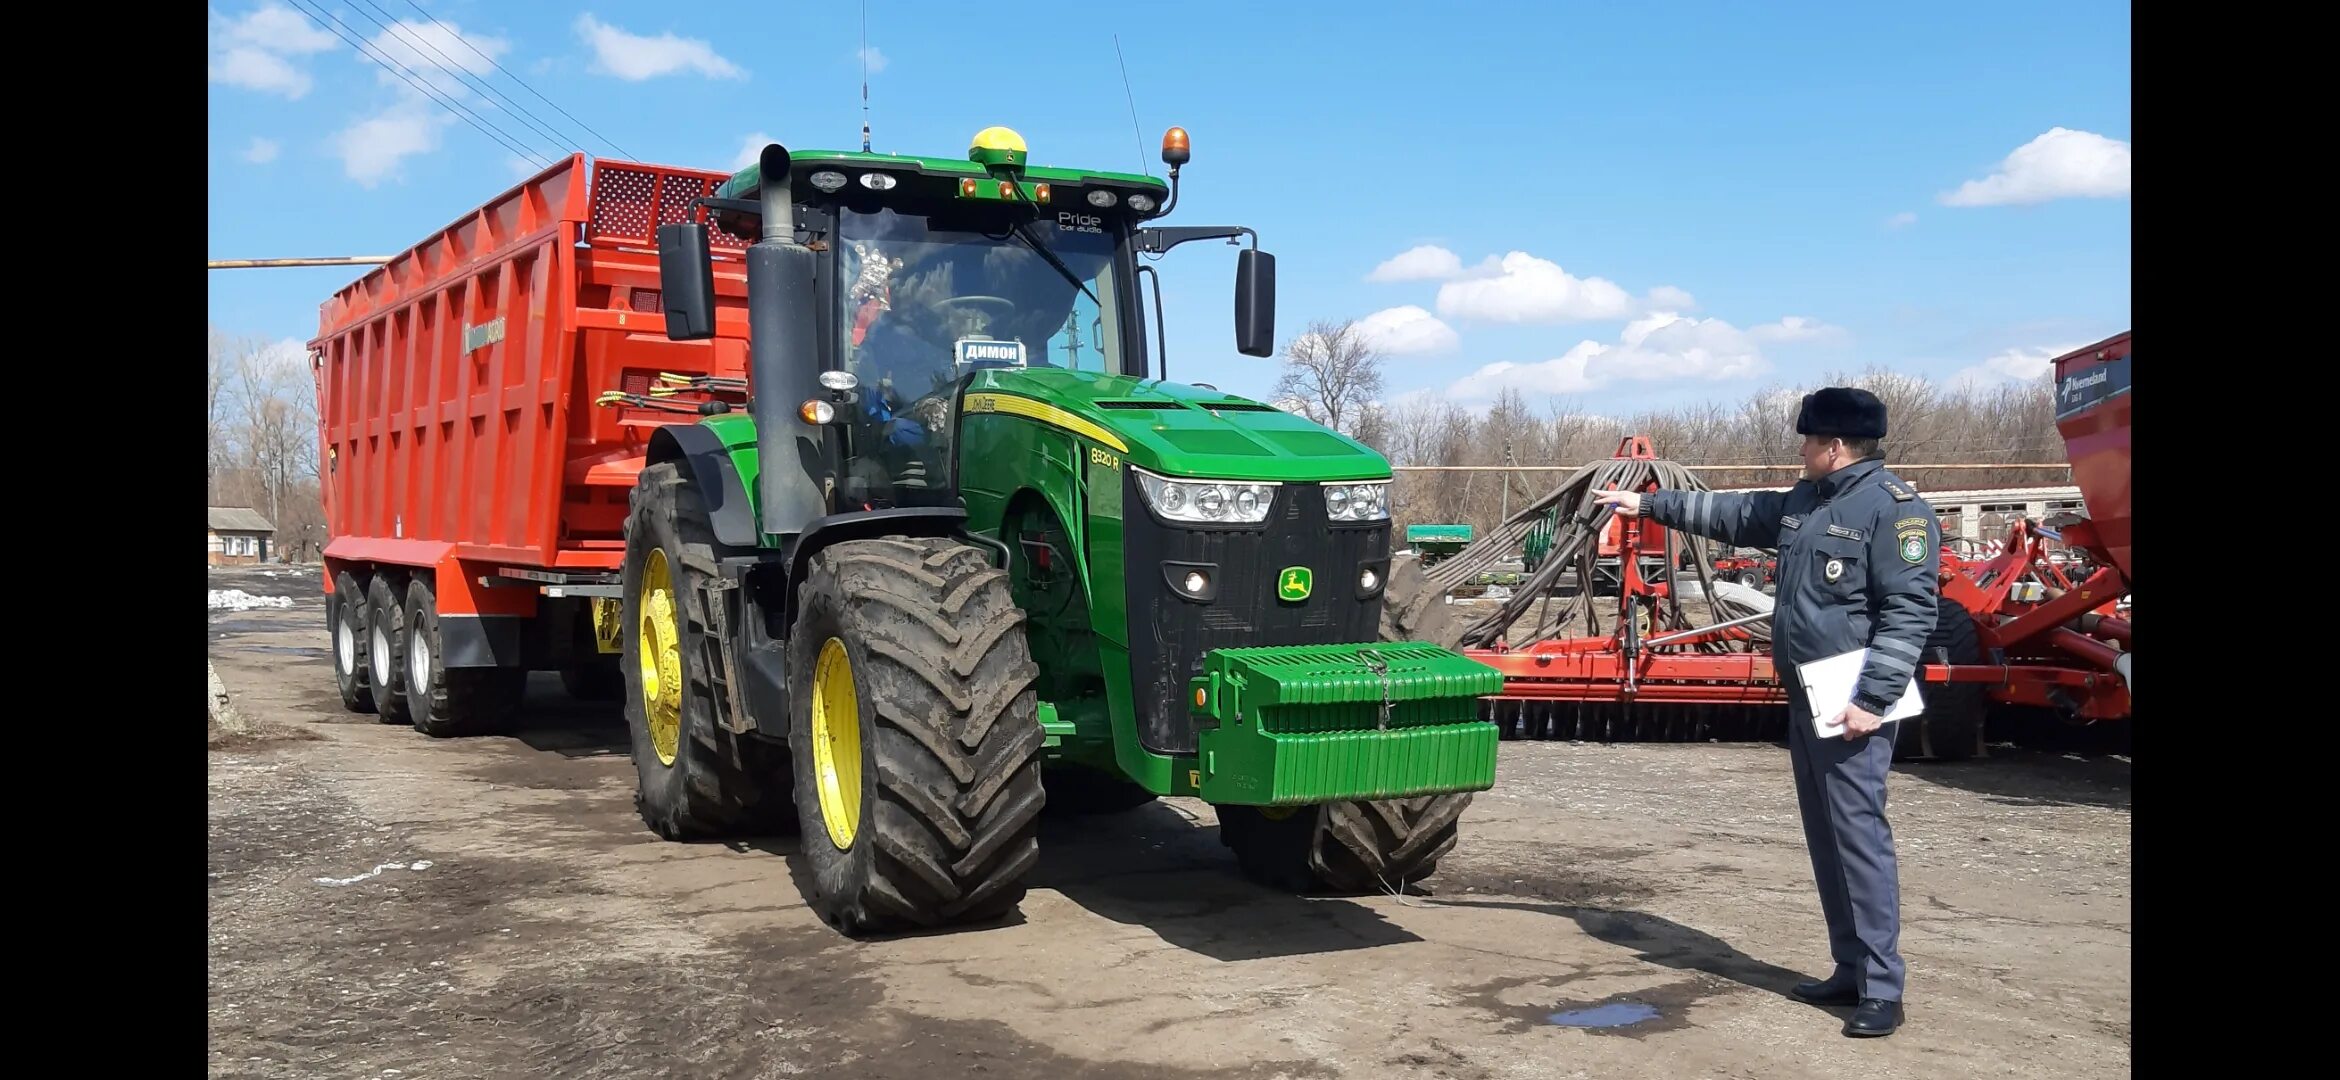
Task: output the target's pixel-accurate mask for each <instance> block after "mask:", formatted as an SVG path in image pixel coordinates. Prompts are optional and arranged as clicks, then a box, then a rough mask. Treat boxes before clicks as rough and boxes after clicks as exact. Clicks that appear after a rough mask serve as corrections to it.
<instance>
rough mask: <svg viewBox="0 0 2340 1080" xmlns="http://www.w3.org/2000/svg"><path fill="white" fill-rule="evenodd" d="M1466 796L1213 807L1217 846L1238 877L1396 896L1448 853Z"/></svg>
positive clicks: (1280, 885) (1299, 889)
mask: <svg viewBox="0 0 2340 1080" xmlns="http://www.w3.org/2000/svg"><path fill="white" fill-rule="evenodd" d="M1470 804H1471V793H1470V792H1459V793H1456V794H1451V795H1427V796H1423V797H1421V798H1414V799H1390V800H1384V801H1378V802H1336V803H1325V804H1322V805H1318V806H1303V807H1298V808H1296V809H1293V810H1290V811H1286V810H1284V809H1267V808H1262V807H1257V806H1220V807H1218V808H1217V809H1218V812H1219V841H1220V842H1221V843H1223V844H1226V845H1227V846H1228V847H1230V848H1233V849H1234V851H1235V860H1236V863H1237V864H1238V865H1239V866H1241V867H1242V869H1243V874H1244V876H1245V877H1248V878H1250V879H1252V880H1253V881H1256V882H1258V883H1260V884H1262V885H1265V886H1267V887H1269V888H1272V889H1280V890H1283V891H1285V892H1295V893H1342V894H1349V895H1357V894H1362V893H1384V892H1398V891H1401V890H1403V889H1404V888H1405V887H1406V886H1408V885H1411V884H1414V883H1415V882H1418V881H1421V880H1423V879H1425V878H1428V877H1429V876H1430V875H1432V874H1434V873H1436V872H1437V871H1438V860H1440V859H1441V858H1444V857H1445V856H1446V853H1447V852H1449V851H1452V850H1454V844H1455V840H1456V838H1457V837H1458V836H1459V834H1460V831H1461V823H1462V814H1463V811H1464V810H1465V809H1468V808H1469V807H1470Z"/></svg>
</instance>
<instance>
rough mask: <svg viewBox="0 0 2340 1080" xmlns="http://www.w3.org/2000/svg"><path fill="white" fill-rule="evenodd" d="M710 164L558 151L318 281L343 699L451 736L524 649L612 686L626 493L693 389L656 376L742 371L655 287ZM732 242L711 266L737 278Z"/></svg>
mask: <svg viewBox="0 0 2340 1080" xmlns="http://www.w3.org/2000/svg"><path fill="white" fill-rule="evenodd" d="M724 179H725V175H724V174H722V173H714V172H706V171H702V170H696V169H682V168H670V167H664V166H655V165H645V164H639V163H634V162H623V161H608V160H603V161H597V162H594V163H593V164H592V165H590V166H588V165H587V163H586V159H585V157H584V155H582V154H576V155H572V156H570V157H569V158H568V159H567V160H566V161H563V162H561V163H558V164H556V165H554V166H552V167H551V168H548V169H546V170H545V171H543V172H541V173H538V174H536V175H535V176H533V177H531V178H529V179H528V180H526V181H523V182H522V183H520V184H519V185H517V186H515V187H513V188H512V189H510V190H508V191H506V192H504V193H503V194H502V195H499V196H497V197H496V198H495V199H494V200H492V201H490V202H488V203H487V204H486V205H484V206H481V207H480V208H478V209H477V210H474V211H472V212H470V213H468V214H465V215H464V216H463V217H462V218H461V219H459V220H457V221H456V222H454V223H453V224H451V225H448V226H447V227H446V228H444V229H440V230H439V231H437V232H435V233H433V234H431V235H430V236H429V237H427V238H425V239H424V240H423V241H422V242H420V243H418V244H416V245H414V246H413V247H411V248H408V249H407V250H406V251H404V252H402V253H400V254H399V255H397V256H396V257H395V258H393V259H391V260H390V261H389V262H388V263H386V264H384V265H383V266H381V267H380V268H378V269H376V270H374V271H373V272H371V273H369V274H367V275H366V276H365V277H364V278H362V279H360V280H358V281H357V282H355V283H353V284H351V285H349V286H348V287H346V288H343V289H342V290H340V291H339V292H337V293H335V294H334V296H333V298H332V299H331V300H328V301H326V302H325V304H324V305H323V310H322V312H321V314H320V317H319V320H318V330H317V337H316V339H315V340H314V341H312V342H310V345H309V357H310V364H311V368H312V370H313V371H314V373H315V376H316V385H317V415H318V427H319V430H318V436H319V441H320V453H321V455H322V461H323V465H324V469H323V472H324V479H325V483H324V503H325V514H326V521H327V523H328V528H329V530H330V532H331V535H332V539H331V541H330V542H329V543H328V544H327V545H326V548H325V553H324V554H325V570H324V573H325V590H326V597H327V608H328V618H329V619H330V620H331V628H332V631H333V642H334V648H333V663H334V669H335V675H336V676H337V678H338V679H339V681H340V684H341V693H342V698H343V701H344V703H345V704H347V705H348V706H349V707H350V708H352V709H355V710H359V711H376V712H378V713H379V715H380V716H381V717H382V719H383V720H384V721H385V722H390V723H401V722H411V723H413V724H414V725H415V726H416V727H419V728H421V729H423V730H424V731H426V732H429V733H431V734H436V735H452V734H458V733H461V732H463V731H466V730H479V729H483V728H489V727H492V726H494V725H496V724H499V723H501V722H502V721H504V720H505V719H508V718H509V716H510V714H511V712H512V711H513V710H515V709H516V708H517V707H518V703H519V698H520V694H521V691H522V688H523V687H524V686H525V683H526V679H527V675H528V673H529V672H530V671H545V670H557V671H560V672H562V674H563V677H564V681H565V682H566V684H567V685H568V686H569V688H570V690H571V692H572V693H576V694H578V695H580V696H586V697H608V698H614V697H615V696H616V693H617V687H618V686H619V685H620V680H619V679H618V678H617V669H616V651H617V644H616V640H617V639H616V634H615V631H616V626H615V622H616V619H615V597H616V596H617V595H618V569H619V566H620V564H621V561H622V559H623V558H624V554H625V536H624V531H623V529H624V522H625V520H626V513H627V497H628V493H629V492H630V491H631V490H632V488H633V486H634V480H635V476H636V474H637V473H639V472H640V471H641V469H642V467H643V457H644V453H645V451H646V449H647V447H648V443H649V439H650V436H651V434H652V433H653V432H654V431H656V430H657V429H659V428H661V427H663V426H666V425H669V424H673V423H677V422H681V423H688V422H690V421H692V420H694V419H696V418H697V415H698V410H699V409H700V408H701V407H702V406H700V405H698V404H697V403H696V402H693V403H689V404H685V403H682V402H679V401H676V400H672V399H667V398H664V397H661V396H659V395H658V393H657V391H659V390H660V389H661V387H662V386H672V385H674V384H675V383H676V382H677V381H678V380H693V379H696V380H697V381H698V382H700V384H701V388H702V389H704V388H705V384H706V381H707V380H706V378H705V377H709V376H712V377H716V380H717V381H718V382H721V383H725V384H728V383H730V382H732V381H735V380H744V379H745V377H746V367H747V347H746V337H747V336H746V333H745V332H744V328H734V331H733V332H732V333H729V334H726V335H722V336H718V337H716V338H715V339H714V340H712V341H696V342H673V341H669V340H667V337H666V334H665V318H664V316H663V315H662V314H661V312H662V308H661V306H660V303H659V270H658V255H657V242H656V230H657V227H658V225H660V224H662V223H665V222H671V221H676V220H680V219H681V218H682V216H683V215H684V213H685V212H686V209H687V208H688V207H689V206H690V204H691V202H692V201H693V200H695V199H698V198H700V197H702V196H706V195H709V194H711V193H712V192H713V190H714V188H715V185H716V184H718V183H720V182H722V181H723V180H724ZM713 239H714V242H715V245H716V247H717V250H718V252H719V253H721V252H722V251H724V250H726V249H728V250H730V251H734V252H736V251H738V250H740V249H742V248H744V246H745V244H746V242H747V241H746V240H744V239H743V238H741V237H738V236H735V235H729V234H726V233H723V232H721V231H720V230H718V231H717V233H716V235H715V236H714V238H713ZM739 265H740V264H739V263H737V262H736V261H733V262H729V263H723V264H719V265H718V269H717V273H716V289H717V292H718V293H719V294H721V295H722V296H724V297H725V298H728V299H731V300H734V301H739V300H740V299H741V298H743V297H744V296H745V293H746V283H745V279H744V276H743V275H742V273H741V272H740V270H739ZM726 271H728V273H727V272H726ZM723 316H724V317H725V318H726V319H727V320H728V319H730V318H742V319H744V308H743V307H731V306H726V307H725V308H724V309H723ZM597 616H598V617H599V621H598V623H597ZM597 630H598V631H599V632H597ZM407 685H414V686H418V687H425V688H427V690H428V692H427V693H415V694H413V695H411V700H415V701H420V702H424V704H423V705H421V706H417V707H416V708H414V709H413V713H414V715H408V714H407V712H408V707H407V706H406V704H405V703H406V702H407V701H408V700H410V696H409V695H408V694H405V693H386V694H375V693H374V689H375V688H376V687H381V686H399V687H404V686H407Z"/></svg>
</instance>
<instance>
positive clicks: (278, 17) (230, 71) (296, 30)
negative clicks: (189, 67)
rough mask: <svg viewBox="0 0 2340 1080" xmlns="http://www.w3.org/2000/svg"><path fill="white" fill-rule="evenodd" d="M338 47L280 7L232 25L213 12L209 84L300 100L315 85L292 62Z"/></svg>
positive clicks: (327, 35) (273, 6) (321, 31)
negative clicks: (210, 82)
mask: <svg viewBox="0 0 2340 1080" xmlns="http://www.w3.org/2000/svg"><path fill="white" fill-rule="evenodd" d="M339 41H340V39H339V38H336V37H334V36H333V35H332V34H331V33H329V32H327V31H326V30H325V29H324V28H322V27H320V26H318V25H317V24H315V23H313V22H310V21H309V19H308V17H307V16H305V15H302V14H301V13H300V12H297V11H294V10H293V9H291V8H288V7H285V6H284V5H282V4H273V3H271V4H265V5H262V6H260V7H257V8H254V9H253V10H251V11H249V12H247V13H245V14H244V16H243V17H242V18H236V19H231V18H228V17H227V16H225V15H221V14H220V13H219V12H217V11H214V12H212V13H211V36H210V60H209V72H210V79H211V81H212V82H215V83H225V84H227V85H229V86H234V87H239V88H241V89H245V90H256V91H259V92H261V93H266V94H281V95H283V96H284V97H286V98H288V99H293V100H298V99H300V98H301V97H304V96H306V95H307V94H308V92H309V91H310V89H312V88H313V87H314V86H315V83H314V81H313V80H311V79H310V78H309V73H308V71H307V70H306V69H305V68H303V67H302V66H301V65H300V64H298V63H295V62H294V58H296V57H302V56H308V55H310V54H312V53H320V52H325V51H327V50H330V49H332V48H334V47H335V46H336V45H337V44H338V43H339Z"/></svg>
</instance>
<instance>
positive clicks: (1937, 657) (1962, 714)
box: [1893, 596, 1991, 761]
mask: <svg viewBox="0 0 2340 1080" xmlns="http://www.w3.org/2000/svg"><path fill="white" fill-rule="evenodd" d="M1925 656H1926V661H1925V662H1926V663H1929V664H1979V663H1982V662H1983V654H1982V638H1981V636H1980V635H1979V633H1978V632H1977V631H1976V629H1975V625H1974V616H1973V615H1971V614H1969V613H1968V612H1967V610H1966V608H1964V607H1962V606H1960V605H1959V603H1958V602H1957V601H1955V600H1952V599H1950V598H1949V597H1947V596H1945V597H1942V598H1941V602H1940V606H1939V609H1938V611H1937V612H1936V614H1935V617H1934V632H1933V633H1931V634H1929V635H1927V637H1926V649H1925ZM1920 690H1921V692H1922V693H1923V694H1924V695H1925V698H1926V711H1925V712H1923V713H1920V714H1919V715H1918V716H1916V717H1915V718H1913V719H1912V720H1908V721H1904V722H1903V730H1902V731H1899V732H1896V733H1895V734H1894V738H1893V759H1894V760H1895V761H1910V760H1914V759H1918V758H1931V759H1933V760H1935V761H1964V760H1966V759H1968V758H1971V757H1973V756H1975V754H1977V753H1979V752H1980V751H1981V750H1982V740H1983V722H1984V719H1985V718H1986V716H1987V715H1988V713H1989V711H1990V707H1991V702H1990V697H1989V692H1988V690H1987V688H1986V687H1985V686H1984V685H1983V684H1982V683H1935V684H1933V685H1931V686H1925V687H1921V688H1920Z"/></svg>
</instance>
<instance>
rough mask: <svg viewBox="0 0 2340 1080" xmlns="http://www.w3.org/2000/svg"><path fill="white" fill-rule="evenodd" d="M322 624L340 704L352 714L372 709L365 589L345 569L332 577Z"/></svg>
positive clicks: (355, 577) (354, 576)
mask: <svg viewBox="0 0 2340 1080" xmlns="http://www.w3.org/2000/svg"><path fill="white" fill-rule="evenodd" d="M325 624H326V626H327V628H328V630H329V632H330V633H331V634H332V635H333V646H332V651H333V681H334V682H335V683H336V684H338V685H339V686H340V689H341V707H342V708H345V709H348V710H349V711H351V712H354V713H370V712H373V711H374V687H373V683H372V681H371V680H370V678H369V677H368V675H367V669H368V667H369V666H370V664H369V661H370V660H371V656H370V654H371V652H372V650H371V649H370V648H368V647H367V645H368V639H367V637H366V590H365V588H364V587H362V586H360V585H359V584H358V581H357V576H356V575H355V574H352V573H350V572H349V571H347V570H344V571H342V572H341V573H340V574H338V575H336V576H335V577H334V579H333V595H331V596H328V597H326V598H325Z"/></svg>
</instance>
